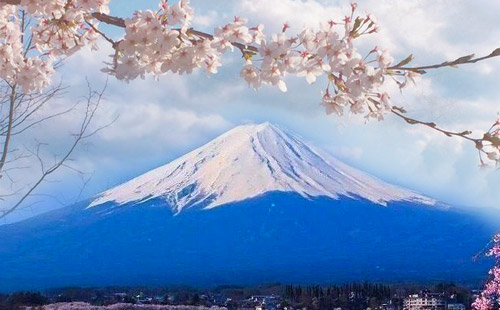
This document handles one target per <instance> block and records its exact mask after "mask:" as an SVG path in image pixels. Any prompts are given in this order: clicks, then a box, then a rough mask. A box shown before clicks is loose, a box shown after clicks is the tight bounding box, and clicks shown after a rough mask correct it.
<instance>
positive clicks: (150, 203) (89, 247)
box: [0, 123, 499, 291]
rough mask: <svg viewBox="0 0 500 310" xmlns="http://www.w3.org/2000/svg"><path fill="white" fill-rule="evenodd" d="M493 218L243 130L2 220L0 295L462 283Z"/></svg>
mask: <svg viewBox="0 0 500 310" xmlns="http://www.w3.org/2000/svg"><path fill="white" fill-rule="evenodd" d="M498 226H499V225H498V221H497V220H495V219H494V218H491V217H490V218H483V217H481V216H479V215H475V214H472V213H468V212H466V211H463V210H460V209H457V208H454V207H450V206H445V205H444V204H441V203H439V202H437V201H435V200H433V199H431V198H427V197H425V196H423V195H421V194H418V193H415V192H413V191H410V190H406V189H402V188H399V187H397V186H393V185H390V184H387V183H385V182H383V181H381V180H378V179H376V178H374V177H372V176H369V175H368V174H365V173H363V172H360V171H358V170H356V169H354V168H352V167H349V166H348V165H346V164H344V163H342V162H340V161H338V160H336V159H334V158H332V157H331V156H329V155H327V154H325V153H323V152H321V151H319V150H315V149H313V148H312V147H310V146H308V145H307V144H306V143H304V142H303V141H302V140H301V139H299V138H298V137H296V136H293V135H291V134H288V133H286V132H285V131H283V130H281V129H280V128H278V127H277V126H274V125H271V124H268V123H264V124H259V125H245V126H239V127H236V128H235V129H233V130H231V131H229V132H227V133H225V134H223V135H222V136H220V137H218V138H216V139H215V140H213V141H211V142H209V143H208V144H206V145H204V146H202V147H200V148H198V149H196V150H194V151H192V152H190V153H188V154H186V155H184V156H182V157H180V158H179V159H177V160H174V161H173V162H171V163H169V164H167V165H165V166H162V167H159V168H157V169H154V170H152V171H150V172H147V173H145V174H143V175H141V176H139V177H137V178H135V179H133V180H131V181H129V182H126V183H124V184H122V185H119V186H117V187H115V188H112V189H110V190H108V191H105V192H104V193H102V194H100V195H98V196H96V197H94V198H92V199H89V200H88V201H83V202H80V203H78V204H75V205H72V206H68V207H66V208H62V209H59V210H56V211H53V212H49V213H46V214H43V215H40V216H37V217H34V218H31V219H28V220H25V221H22V222H19V223H15V224H11V225H3V226H0V291H1V290H15V289H40V288H47V287H56V286H68V285H85V286H106V285H168V284H190V285H204V286H207V285H217V284H252V283H259V282H276V281H281V282H293V283H333V282H345V281H363V280H371V281H411V282H416V281H459V282H467V283H472V284H479V283H480V281H481V280H482V279H483V277H484V275H485V274H486V270H487V267H488V265H489V262H488V261H480V262H473V261H472V257H473V256H474V255H475V254H476V253H477V252H478V251H479V250H480V249H481V248H483V247H484V245H485V244H486V243H487V242H488V240H489V239H490V237H491V235H492V234H493V233H494V232H495V230H496V229H497V228H498Z"/></svg>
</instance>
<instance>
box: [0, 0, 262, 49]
mask: <svg viewBox="0 0 500 310" xmlns="http://www.w3.org/2000/svg"><path fill="white" fill-rule="evenodd" d="M0 1H1V0H0ZM92 17H93V18H95V19H97V20H98V21H100V22H103V23H105V24H108V25H113V26H117V27H120V28H125V27H126V26H125V19H123V18H121V17H116V16H111V15H108V14H103V13H99V12H93V13H92ZM175 30H179V29H175ZM186 33H187V34H188V35H195V36H198V37H201V38H205V39H209V40H213V38H214V36H213V35H211V34H209V33H206V32H203V31H199V30H195V29H192V28H190V29H187V30H186ZM99 34H101V35H102V33H101V32H99ZM105 39H106V37H105ZM108 41H109V40H108ZM231 44H232V45H234V46H236V47H237V48H238V49H239V50H240V51H242V53H244V52H245V51H246V50H248V51H251V52H254V53H257V52H258V51H259V49H258V48H257V47H255V46H252V45H245V44H241V43H238V42H231Z"/></svg>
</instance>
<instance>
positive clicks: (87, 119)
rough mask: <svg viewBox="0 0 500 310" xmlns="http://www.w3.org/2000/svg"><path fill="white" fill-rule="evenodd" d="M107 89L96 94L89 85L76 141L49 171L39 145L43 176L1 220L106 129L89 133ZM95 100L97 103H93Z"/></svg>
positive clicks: (37, 153)
mask: <svg viewBox="0 0 500 310" xmlns="http://www.w3.org/2000/svg"><path fill="white" fill-rule="evenodd" d="M106 88H107V84H106V85H105V86H104V87H103V89H102V90H101V91H100V92H94V91H92V89H91V88H90V84H89V95H88V97H87V109H86V112H85V116H84V118H83V120H82V123H81V125H80V129H79V132H78V133H77V134H76V135H75V140H74V141H73V143H72V144H71V146H70V147H69V149H68V150H67V151H66V153H65V154H64V156H63V157H62V158H61V159H59V160H56V162H55V163H54V164H53V165H52V166H50V167H49V168H48V169H46V168H45V164H44V161H43V160H42V158H41V157H40V155H39V148H40V146H41V144H39V145H38V148H37V152H36V154H35V155H36V157H37V158H38V160H39V161H40V166H41V170H42V174H41V176H40V177H39V178H38V179H37V181H36V182H35V183H34V184H33V185H32V186H31V187H30V188H29V189H28V190H27V191H26V193H25V194H24V195H22V196H21V198H20V199H19V200H18V201H17V202H16V203H15V204H14V205H13V206H12V207H10V208H9V209H7V210H2V211H0V219H2V218H5V217H6V216H8V215H9V214H11V213H12V212H14V211H15V210H17V209H18V208H19V207H20V206H21V205H22V204H23V203H24V202H25V201H26V199H27V198H28V197H30V196H31V195H32V194H33V192H34V191H35V190H36V189H37V188H38V187H39V186H40V185H41V184H42V183H43V182H44V181H46V179H47V177H49V176H50V175H52V174H53V173H54V172H56V171H57V170H58V169H59V168H60V167H62V166H64V165H65V163H66V162H67V161H68V160H69V159H70V156H71V155H72V154H73V153H74V151H75V149H76V148H77V146H78V145H79V144H80V143H81V142H82V141H83V140H85V139H87V138H89V137H91V136H92V135H94V134H96V133H97V132H99V130H101V129H103V128H106V127H107V126H103V127H99V128H98V129H96V130H94V131H92V132H91V133H87V131H88V129H89V125H90V124H91V123H92V120H93V119H94V117H95V115H96V112H97V110H98V108H99V105H100V104H101V100H102V96H103V94H104V92H105V90H106ZM94 98H95V102H93V100H94Z"/></svg>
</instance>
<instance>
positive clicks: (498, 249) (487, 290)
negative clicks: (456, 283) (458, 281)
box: [472, 234, 500, 310]
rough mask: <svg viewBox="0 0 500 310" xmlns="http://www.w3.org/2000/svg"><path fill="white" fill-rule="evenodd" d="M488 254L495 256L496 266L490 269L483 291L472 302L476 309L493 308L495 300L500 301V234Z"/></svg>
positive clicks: (486, 309)
mask: <svg viewBox="0 0 500 310" xmlns="http://www.w3.org/2000/svg"><path fill="white" fill-rule="evenodd" d="M486 255H487V256H492V257H494V258H495V266H494V267H493V268H491V270H490V271H489V275H490V276H489V279H488V281H487V282H486V284H485V285H484V288H483V291H482V292H481V294H480V295H479V296H478V297H477V298H476V300H475V301H474V303H473V304H472V308H473V309H475V310H491V309H493V305H494V303H495V301H496V302H498V301H500V234H496V235H495V236H494V237H493V245H492V247H491V249H490V250H489V251H488V252H487V253H486Z"/></svg>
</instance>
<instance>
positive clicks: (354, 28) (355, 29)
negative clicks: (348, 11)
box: [350, 17, 363, 38]
mask: <svg viewBox="0 0 500 310" xmlns="http://www.w3.org/2000/svg"><path fill="white" fill-rule="evenodd" d="M362 21H363V19H361V18H359V17H357V18H356V20H355V21H354V25H353V26H352V30H351V33H350V35H351V37H353V38H356V37H358V36H359V34H358V29H359V26H361V22H362Z"/></svg>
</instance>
